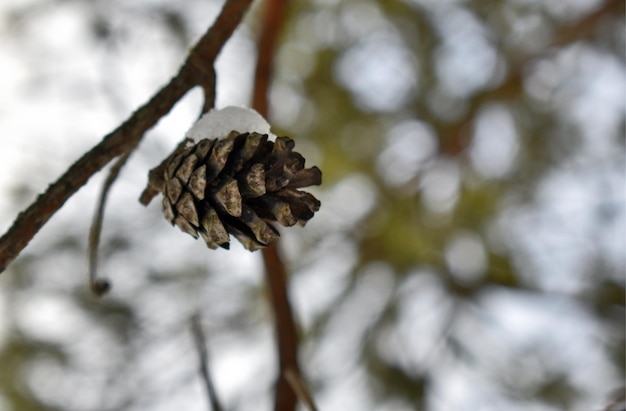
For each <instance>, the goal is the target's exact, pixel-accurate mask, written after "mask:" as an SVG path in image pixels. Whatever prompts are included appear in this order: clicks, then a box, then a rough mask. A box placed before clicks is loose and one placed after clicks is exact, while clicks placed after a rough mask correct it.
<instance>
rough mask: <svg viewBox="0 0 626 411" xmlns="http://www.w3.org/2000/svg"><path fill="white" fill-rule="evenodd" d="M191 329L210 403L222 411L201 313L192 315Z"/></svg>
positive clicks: (215, 409) (213, 407)
mask: <svg viewBox="0 0 626 411" xmlns="http://www.w3.org/2000/svg"><path fill="white" fill-rule="evenodd" d="M191 331H192V333H193V340H194V342H195V344H196V349H197V350H198V357H199V359H200V373H201V374H202V380H203V381H204V386H205V388H206V391H207V396H208V397H209V403H210V404H211V409H212V410H213V411H222V410H223V408H222V406H221V404H220V401H219V399H218V398H217V393H216V392H215V386H214V385H213V379H212V378H211V372H210V370H209V354H208V351H207V349H206V339H205V337H204V333H203V332H202V324H200V315H198V314H194V315H193V316H192V317H191Z"/></svg>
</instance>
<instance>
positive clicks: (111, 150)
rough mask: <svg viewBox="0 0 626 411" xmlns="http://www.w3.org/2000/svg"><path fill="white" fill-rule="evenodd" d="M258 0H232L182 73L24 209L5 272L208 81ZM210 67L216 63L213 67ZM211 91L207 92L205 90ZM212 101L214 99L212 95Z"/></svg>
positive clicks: (12, 231)
mask: <svg viewBox="0 0 626 411" xmlns="http://www.w3.org/2000/svg"><path fill="white" fill-rule="evenodd" d="M251 2H252V0H228V1H226V3H225V5H224V7H223V9H222V11H221V13H220V15H219V16H218V17H217V19H216V21H215V23H214V24H213V26H212V27H211V28H210V29H209V30H208V31H207V32H206V33H205V34H204V35H203V36H202V38H201V39H200V40H199V41H198V43H197V44H196V46H195V47H194V48H193V49H192V50H191V52H190V54H189V56H188V57H187V60H186V61H185V63H184V64H183V66H182V68H181V69H180V71H179V72H178V74H177V75H176V76H175V77H174V78H173V79H172V80H171V81H170V82H169V83H168V84H167V85H166V86H165V87H163V88H162V89H161V90H160V91H159V92H158V93H157V94H155V95H154V96H153V97H152V98H151V99H150V101H148V102H147V103H146V104H144V105H143V106H142V107H141V108H139V109H138V110H137V111H135V112H134V113H133V114H132V115H131V116H130V118H129V119H128V120H126V121H125V122H124V123H123V124H122V125H120V126H119V127H118V128H117V129H115V130H114V131H112V132H111V133H109V134H108V135H106V136H105V137H104V138H103V140H102V141H101V142H100V143H99V144H97V145H96V146H94V147H93V148H92V149H91V150H90V151H88V152H87V153H86V154H84V155H83V156H82V157H81V158H80V159H79V160H78V161H76V162H75V163H74V164H72V165H71V166H70V168H69V169H68V170H67V171H66V172H65V173H64V174H63V175H62V176H61V177H60V178H59V179H58V180H57V181H56V182H54V183H52V184H51V185H50V186H49V187H48V189H47V190H46V191H45V192H44V193H43V194H41V195H39V196H38V197H37V199H36V200H35V202H34V203H32V204H31V205H30V206H29V207H28V208H27V209H26V210H24V211H23V212H21V213H20V214H19V215H18V216H17V218H16V219H15V221H14V222H13V225H12V226H11V228H9V230H8V231H7V232H6V233H5V234H4V235H3V236H2V237H1V238H0V272H2V271H4V270H5V269H6V267H7V265H8V264H9V263H11V261H13V260H14V259H15V258H16V257H17V256H18V255H19V253H20V252H21V251H22V250H23V249H24V247H26V245H27V244H28V243H29V242H30V240H31V239H32V238H33V236H34V235H35V234H36V233H37V232H38V231H39V230H40V229H41V227H43V225H44V224H45V223H46V222H47V221H48V220H49V219H50V217H52V215H53V214H54V213H55V212H56V211H57V210H58V209H59V208H61V206H62V205H63V204H64V203H65V202H66V201H67V200H68V199H69V198H70V197H71V196H72V195H73V194H74V193H76V191H78V189H79V188H80V187H82V186H83V185H84V184H85V183H86V182H87V181H88V180H89V178H90V177H91V176H92V175H94V174H95V173H96V172H98V171H99V170H101V169H102V167H104V166H105V165H106V164H108V163H109V162H110V161H111V160H112V159H114V158H116V157H118V156H120V155H122V154H125V153H128V152H130V151H132V149H133V148H134V147H136V146H137V145H138V143H139V141H140V140H141V138H142V137H143V135H144V134H145V132H146V131H147V130H149V129H150V128H152V127H153V126H154V125H155V124H156V123H157V122H158V121H159V119H160V118H161V117H163V116H164V115H165V114H167V113H168V112H169V111H170V109H171V108H172V107H173V106H174V104H176V102H178V100H180V99H181V98H182V97H183V96H184V95H185V93H187V91H189V90H190V89H191V88H192V87H194V86H196V85H198V84H202V83H203V82H204V83H206V82H207V74H206V73H207V72H208V73H209V74H208V75H209V76H210V75H211V74H210V73H211V70H212V67H213V63H214V61H215V58H216V57H217V55H218V54H219V52H220V51H221V49H222V47H223V46H224V44H225V43H226V41H227V40H228V39H229V38H230V36H231V35H232V33H233V31H234V30H235V28H236V27H237V26H238V25H239V23H240V22H241V20H242V18H243V16H244V13H245V12H246V10H247V8H248V6H249V5H250V3H251ZM207 67H211V68H210V69H208V70H207ZM205 91H206V90H205ZM207 100H209V101H212V100H214V94H213V97H210V96H208V97H207Z"/></svg>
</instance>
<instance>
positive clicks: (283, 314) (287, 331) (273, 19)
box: [252, 0, 300, 411]
mask: <svg viewBox="0 0 626 411" xmlns="http://www.w3.org/2000/svg"><path fill="white" fill-rule="evenodd" d="M287 3H288V1H287V0H267V1H266V3H265V11H264V15H263V28H262V31H261V34H260V36H259V43H258V52H259V54H258V59H257V65H256V69H255V75H254V91H253V95H252V106H253V107H254V109H255V110H257V111H258V112H259V113H260V114H261V115H262V116H264V117H266V118H267V117H269V116H268V114H269V113H268V111H269V108H268V107H269V104H268V90H269V85H270V80H271V77H272V65H273V59H274V54H275V53H276V45H277V41H278V35H279V33H280V30H281V28H282V26H283V23H284V19H285V15H286V9H287ZM263 261H264V265H265V281H266V282H267V286H268V288H269V293H270V301H271V303H272V308H273V311H274V320H275V322H276V334H277V339H278V347H277V348H278V362H279V375H278V379H277V381H276V392H275V394H274V410H275V411H293V410H295V409H296V404H297V402H298V397H297V396H296V393H295V392H294V390H293V389H292V388H291V385H290V384H289V381H288V380H287V378H286V372H287V370H292V372H294V373H295V374H296V375H299V374H300V366H299V365H298V334H297V330H296V324H295V321H294V317H293V311H292V309H291V303H290V302H289V294H288V292H287V284H286V283H287V272H286V269H285V264H284V262H283V261H282V259H281V258H280V255H279V254H278V249H277V248H276V244H272V245H271V246H269V247H266V248H264V249H263Z"/></svg>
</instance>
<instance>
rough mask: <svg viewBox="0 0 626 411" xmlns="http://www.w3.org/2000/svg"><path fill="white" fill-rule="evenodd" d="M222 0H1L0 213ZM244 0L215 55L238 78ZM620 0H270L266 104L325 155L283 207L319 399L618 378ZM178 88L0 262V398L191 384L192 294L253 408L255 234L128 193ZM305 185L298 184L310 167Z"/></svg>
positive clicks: (106, 118)
mask: <svg viewBox="0 0 626 411" xmlns="http://www.w3.org/2000/svg"><path fill="white" fill-rule="evenodd" d="M221 5H222V1H216V0H186V1H181V2H171V1H166V0H136V1H133V2H127V1H122V0H90V1H87V0H28V1H23V0H3V1H2V3H0V91H1V92H0V229H1V231H2V232H3V233H4V232H5V231H6V229H8V227H9V226H10V224H11V223H12V221H13V219H14V217H15V216H16V215H17V213H18V212H19V211H20V210H22V209H23V208H25V207H26V206H27V205H28V204H30V203H31V202H32V201H33V200H34V199H35V197H36V195H37V194H38V193H40V192H42V191H43V190H44V189H45V188H46V187H47V185H48V184H49V183H50V182H52V181H53V180H55V179H56V178H57V177H58V176H60V175H61V174H62V173H63V172H64V170H66V169H67V168H68V166H69V165H70V164H71V163H73V162H74V161H75V160H76V159H78V157H79V156H80V155H82V153H84V152H85V151H86V150H88V149H89V148H91V147H92V146H93V145H95V144H96V143H97V142H98V141H100V139H101V138H102V136H104V135H105V134H106V133H108V132H109V131H111V130H112V129H114V128H115V127H116V126H117V125H118V124H119V123H120V122H121V121H123V120H124V119H125V118H127V117H128V115H129V114H130V113H131V112H132V111H133V110H134V109H136V108H137V107H138V106H139V105H140V104H142V103H144V102H145V101H147V99H148V98H149V97H150V96H151V95H152V94H153V93H154V92H155V91H156V90H158V89H159V88H160V87H161V86H162V85H164V84H165V83H166V82H167V81H168V80H169V79H170V77H172V76H173V75H174V74H175V73H176V72H177V70H178V68H179V66H180V64H181V62H182V61H183V60H184V58H185V56H186V54H187V51H188V50H189V48H190V46H191V45H192V44H193V43H194V41H195V40H196V39H198V38H199V36H200V35H201V34H202V33H203V32H204V31H205V30H206V28H207V27H208V26H209V25H210V24H211V23H212V21H213V19H214V17H215V16H216V15H217V13H218V11H219V9H220V7H221ZM261 5H262V2H261V3H260V2H256V3H255V5H254V7H253V8H252V9H251V11H250V12H249V14H248V16H247V18H246V21H245V24H243V25H242V26H241V27H240V28H239V29H238V31H237V32H236V33H235V35H234V37H233V38H232V39H231V40H230V42H229V43H228V44H227V46H226V48H225V50H224V52H223V53H222V55H221V56H220V58H219V59H218V90H217V92H218V96H217V106H218V107H224V106H226V105H231V104H235V105H248V104H249V101H250V97H251V88H252V81H253V70H254V64H255V61H256V38H257V35H258V32H259V30H260V27H261V19H260V17H261V16H262V13H261V11H262V10H261V7H260V6H261ZM625 50H626V41H625V19H624V3H623V2H622V1H619V0H618V1H615V0H613V1H599V0H558V1H557V0H506V1H472V0H465V1H464V0H446V1H435V0H391V1H388V0H342V1H340V0H309V1H304V0H293V1H292V2H291V3H290V7H289V13H288V16H287V21H286V25H285V29H284V30H283V34H282V36H281V42H280V48H279V51H278V53H277V55H276V60H275V61H276V66H275V75H274V82H273V85H272V88H271V110H270V111H271V118H270V122H271V123H272V125H273V131H274V132H275V133H276V134H278V135H289V136H291V137H293V138H294V139H295V141H296V150H297V151H299V152H301V153H302V154H303V155H304V156H305V157H306V158H307V164H309V165H318V166H319V167H320V168H321V169H322V170H323V173H324V183H323V185H322V186H321V187H319V188H315V190H314V194H315V195H316V196H317V197H318V198H320V199H321V201H322V208H321V210H320V212H319V213H318V215H316V217H315V218H314V219H313V220H311V222H310V223H309V224H308V225H307V226H306V227H304V228H294V229H289V230H284V231H283V232H282V236H283V239H284V240H283V241H282V242H281V248H282V250H283V253H284V255H285V257H286V260H287V262H288V269H289V272H290V292H291V296H292V300H293V304H294V309H295V311H296V316H297V318H298V322H299V330H300V335H301V338H302V345H301V351H300V354H301V357H300V358H301V362H302V366H303V369H304V373H305V376H306V378H307V380H308V382H309V383H310V386H311V388H312V391H313V393H314V396H315V398H316V401H317V403H318V406H319V408H320V410H324V411H333V410H386V411H392V410H393V411H396V410H397V411H404V410H428V411H451V410H454V411H462V410H472V411H475V410H480V411H501V410H531V411H552V410H576V411H578V410H580V411H583V410H585V411H589V410H591V411H595V410H598V411H600V410H602V409H603V408H604V407H605V406H606V404H608V403H609V402H610V399H611V398H612V397H613V396H614V395H615V390H616V389H619V388H620V387H623V384H624V372H625V365H624V364H625V355H624V347H625V341H624V340H625V337H624V333H625V330H624V321H625V316H624V295H625V294H624V285H625V261H626V260H625V251H626V242H625V238H626V223H625V209H626V207H625V205H626V192H625V190H626V188H625V187H626V185H625V150H624V142H625V137H624V126H625V122H624V120H625V112H626V107H625V90H626V84H625V83H626V79H625V74H624V73H625V70H624V64H625ZM201 105H202V95H201V93H200V91H198V90H194V91H193V92H191V93H189V94H188V95H187V96H186V97H185V98H184V99H183V100H182V101H181V102H180V103H179V104H178V105H177V106H176V107H175V108H174V110H173V111H172V112H171V113H170V114H169V115H168V116H167V117H166V118H164V119H163V120H162V121H161V122H160V123H159V124H158V126H157V127H156V128H155V129H153V130H152V131H150V132H149V133H148V135H146V137H145V138H144V140H143V142H142V144H141V145H140V146H139V148H138V150H137V151H136V152H135V154H134V155H133V156H132V157H131V159H130V161H129V163H128V164H127V166H126V167H125V169H124V170H123V171H122V174H121V176H120V178H119V180H118V182H117V183H116V185H115V186H114V187H113V189H112V191H111V193H110V196H109V202H108V207H107V212H106V215H105V221H104V231H103V236H102V246H101V254H100V273H101V275H102V276H104V277H106V278H109V279H110V280H111V282H112V284H113V289H112V291H111V292H110V293H109V294H108V295H107V296H105V297H104V298H102V299H97V298H96V297H93V296H92V295H91V294H90V293H89V291H88V288H87V276H86V272H87V238H88V232H89V226H90V222H91V218H92V214H93V212H94V210H95V207H96V202H97V197H98V193H99V190H100V187H101V186H102V182H103V180H104V177H105V175H106V173H100V174H98V175H96V176H95V177H94V178H93V179H92V180H90V182H89V184H88V185H87V186H85V187H84V188H82V189H81V190H80V191H79V192H78V193H77V194H76V195H75V196H74V197H72V198H71V199H70V201H68V203H67V204H66V205H65V206H64V207H63V208H62V209H61V210H60V211H59V212H58V213H57V214H56V215H55V216H54V217H53V218H52V220H51V221H50V222H49V223H48V224H47V225H46V226H45V227H44V229H43V230H42V231H41V232H40V233H39V234H38V235H37V236H36V237H35V239H34V240H33V241H32V242H31V244H30V245H29V246H28V248H27V249H26V250H25V252H24V253H22V255H21V256H20V257H19V258H18V259H17V260H16V261H15V262H14V263H13V264H12V265H11V266H10V267H9V268H8V269H7V271H6V272H4V273H2V275H0V410H2V411H18V410H19V411H21V410H122V409H123V410H137V411H139V410H172V409H185V410H206V409H208V405H207V400H206V398H205V393H204V391H203V386H202V382H201V380H200V378H199V373H198V366H199V365H198V359H197V353H196V351H195V349H194V346H193V340H192V335H191V332H190V331H189V317H190V315H191V314H192V313H194V312H196V311H199V312H200V313H201V316H202V325H203V327H204V330H205V332H206V334H207V339H208V346H209V352H210V357H211V366H212V371H213V377H214V379H215V384H216V388H217V392H218V395H219V396H220V398H221V400H222V401H223V403H224V404H225V405H226V408H227V409H228V410H262V409H266V410H269V409H271V407H272V384H273V382H274V378H275V373H276V369H277V367H276V364H275V361H276V352H275V348H274V329H273V319H272V317H271V309H270V307H269V306H268V301H267V298H266V290H265V287H264V284H263V275H262V262H261V255H260V253H249V252H248V251H245V250H244V249H243V248H242V247H241V246H240V245H239V244H238V243H237V242H233V244H232V247H231V248H232V249H231V250H230V251H226V250H217V251H211V250H208V249H207V248H206V247H205V246H204V245H203V244H202V242H201V241H194V240H193V239H192V238H191V237H190V236H188V235H184V234H182V233H181V232H180V231H179V230H178V229H177V228H174V227H171V226H169V224H167V223H166V221H165V220H164V219H163V217H162V216H161V211H160V202H159V201H155V202H153V204H151V205H150V206H149V207H148V208H144V207H143V206H141V205H140V204H139V202H138V201H137V199H138V197H139V195H140V193H141V191H142V190H143V188H144V186H145V184H146V181H147V172H148V170H149V169H151V168H152V167H154V166H155V165H157V164H158V163H159V162H160V161H161V160H162V159H163V158H164V157H165V156H166V155H167V154H169V152H170V151H171V150H172V149H173V148H174V147H175V146H176V144H177V142H178V141H180V139H181V138H182V137H183V135H184V133H185V131H186V130H187V129H188V128H189V127H190V126H191V125H192V124H193V122H194V121H195V119H196V118H197V116H198V113H199V111H200V108H201ZM311 191H313V190H311Z"/></svg>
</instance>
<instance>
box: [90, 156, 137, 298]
mask: <svg viewBox="0 0 626 411" xmlns="http://www.w3.org/2000/svg"><path fill="white" fill-rule="evenodd" d="M130 154H131V153H130V152H129V153H126V154H124V155H122V156H121V157H119V158H118V159H117V161H116V162H115V164H113V167H111V169H110V170H109V175H108V176H107V179H106V180H105V181H104V185H103V186H102V191H101V192H100V198H99V199H98V207H97V208H96V212H95V213H94V215H93V221H92V223H91V229H90V230H89V288H90V289H91V292H93V293H94V294H95V295H97V296H98V297H100V296H102V295H104V294H105V293H106V292H107V291H109V289H110V288H111V283H110V282H109V281H108V280H106V279H103V278H98V275H97V272H98V246H99V245H100V234H101V233H102V221H103V219H104V208H105V204H106V201H107V197H108V194H109V191H110V190H111V187H112V186H113V183H114V182H115V180H116V179H117V177H118V176H119V174H120V171H121V170H122V167H124V165H125V164H126V162H127V161H128V159H129V158H130Z"/></svg>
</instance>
